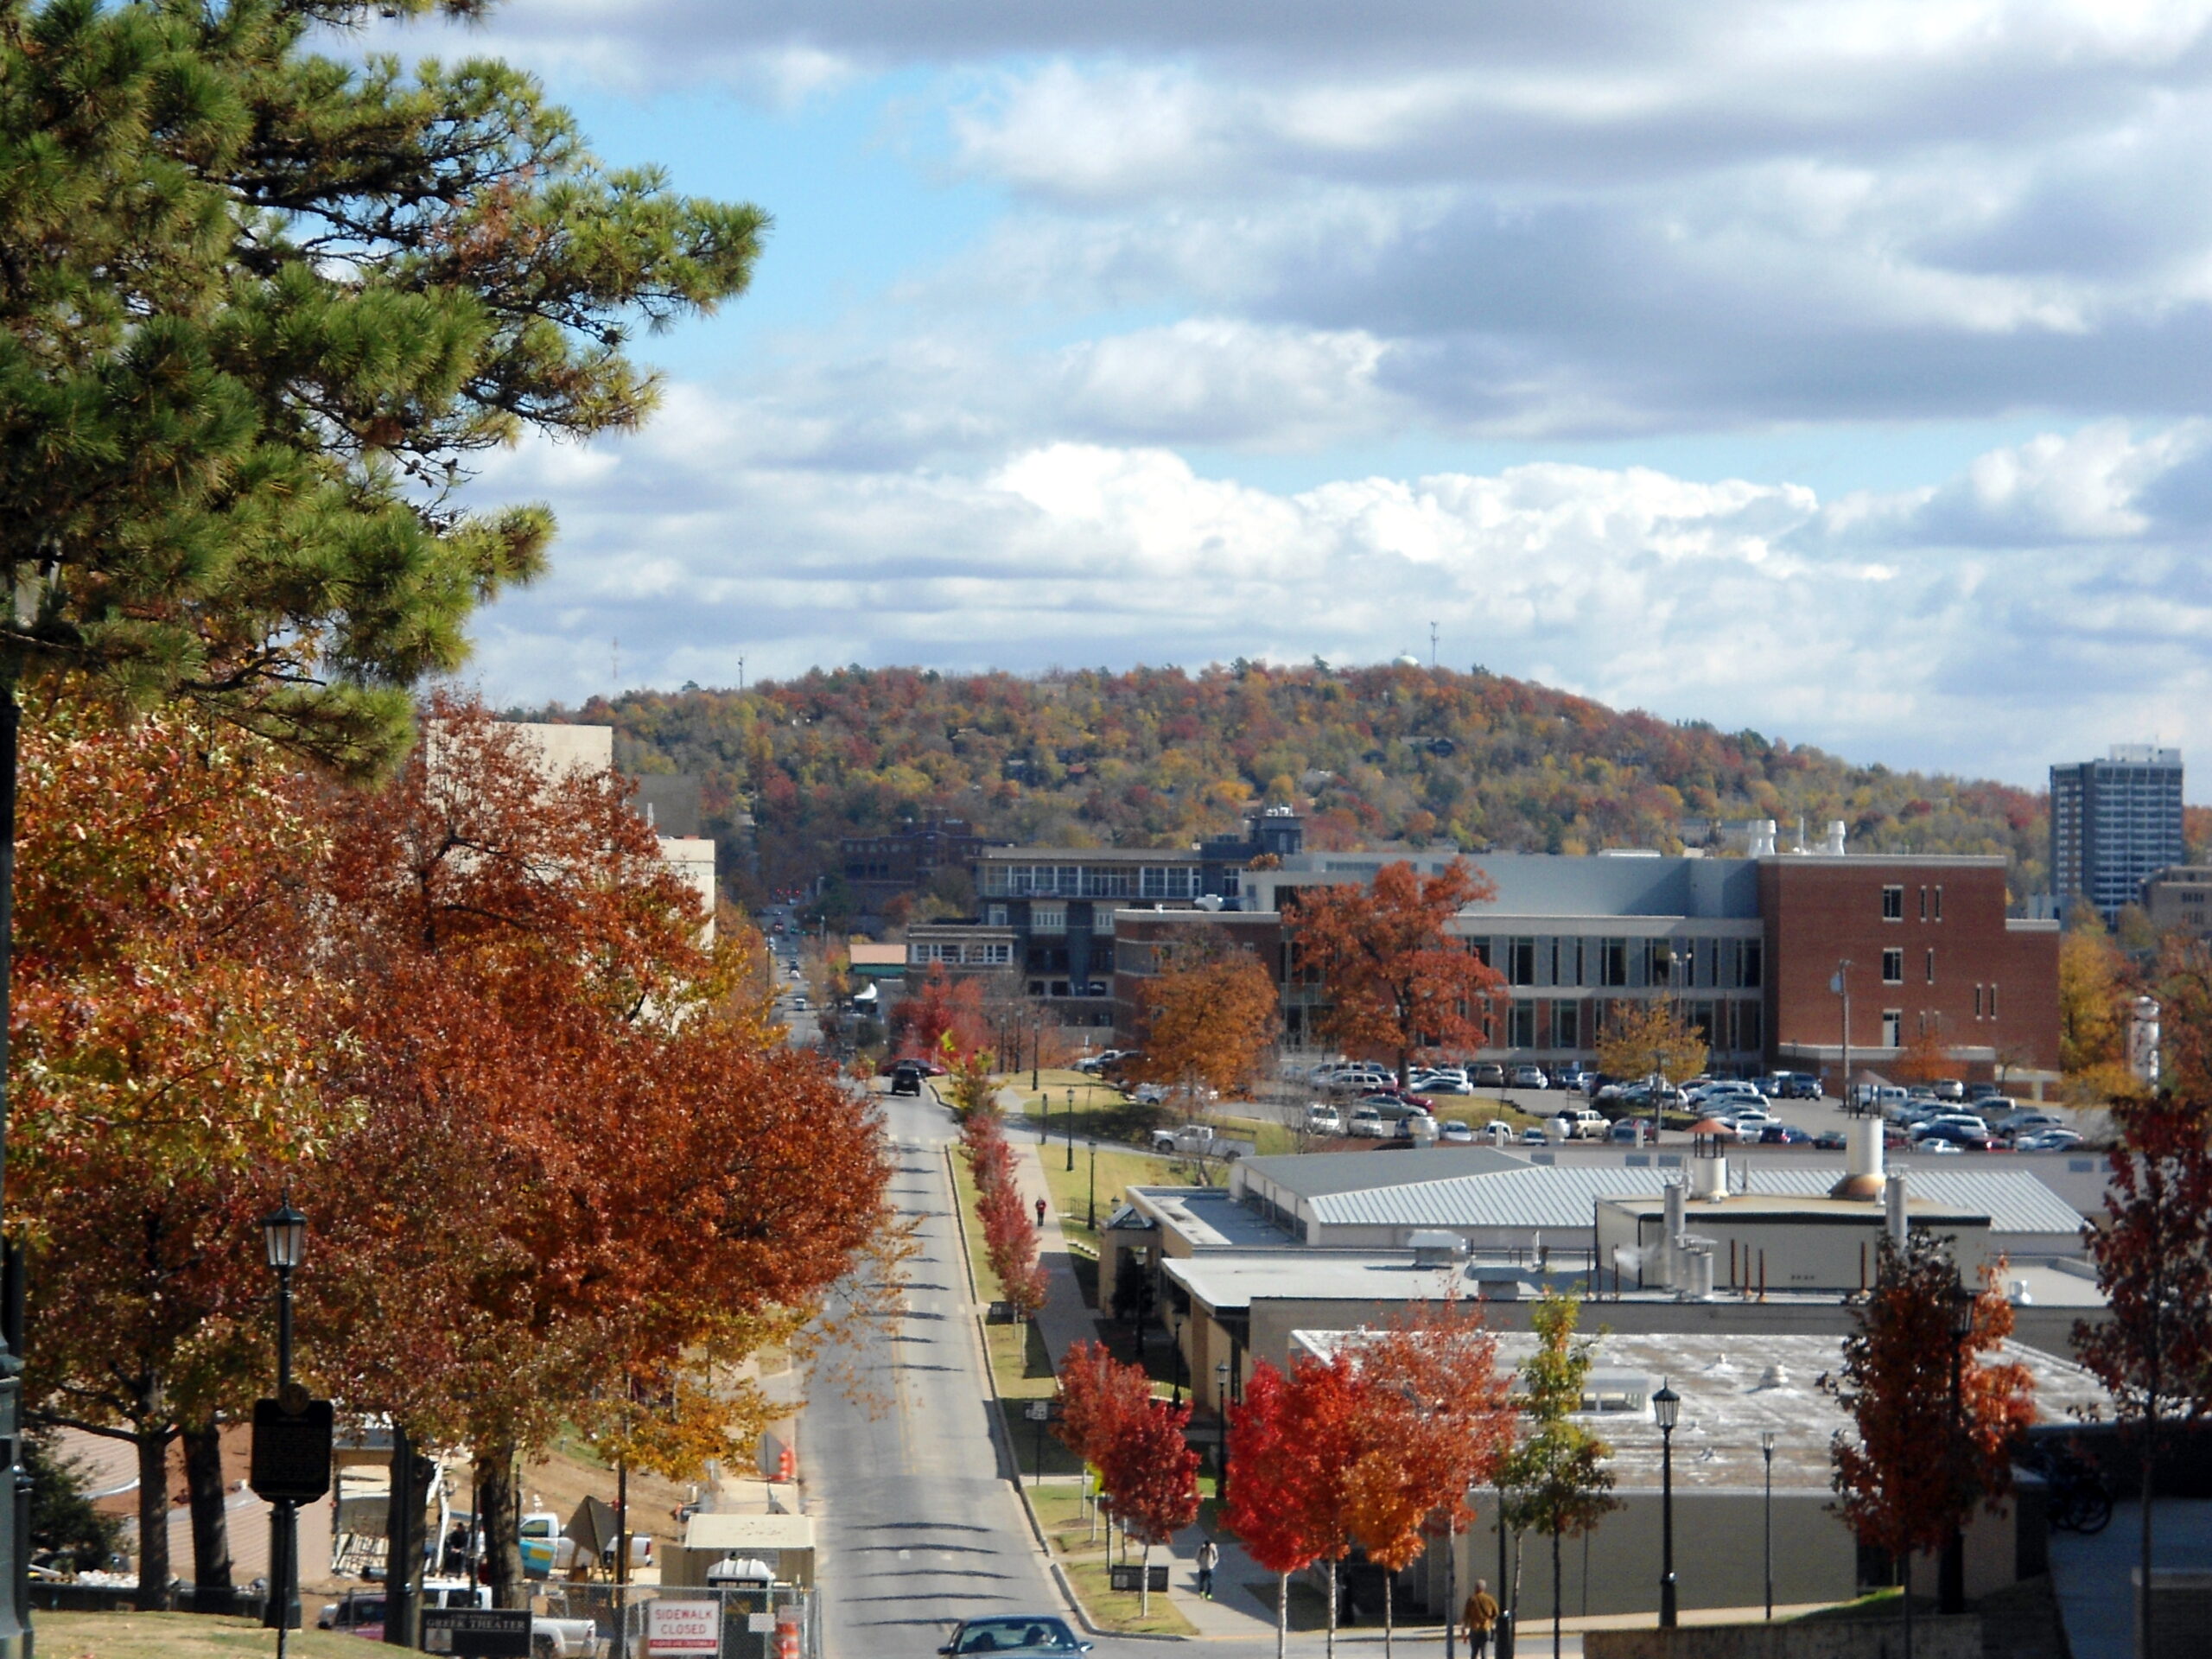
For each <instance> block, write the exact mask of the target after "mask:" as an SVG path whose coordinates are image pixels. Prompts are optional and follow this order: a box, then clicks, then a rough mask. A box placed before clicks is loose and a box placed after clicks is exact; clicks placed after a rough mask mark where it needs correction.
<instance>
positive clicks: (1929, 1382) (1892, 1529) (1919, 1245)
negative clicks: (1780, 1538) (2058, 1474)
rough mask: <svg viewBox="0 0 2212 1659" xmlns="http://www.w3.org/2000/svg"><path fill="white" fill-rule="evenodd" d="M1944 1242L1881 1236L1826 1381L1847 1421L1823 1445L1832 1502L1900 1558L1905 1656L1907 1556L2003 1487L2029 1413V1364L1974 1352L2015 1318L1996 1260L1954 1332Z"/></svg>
mask: <svg viewBox="0 0 2212 1659" xmlns="http://www.w3.org/2000/svg"><path fill="white" fill-rule="evenodd" d="M1949 1243H1950V1241H1948V1240H1947V1239H1940V1238H1937V1237H1935V1236H1932V1235H1929V1234H1927V1233H1914V1234H1912V1235H1911V1236H1910V1242H1909V1243H1907V1244H1906V1246H1905V1247H1904V1249H1898V1248H1897V1245H1896V1244H1895V1243H1893V1242H1892V1241H1891V1239H1889V1238H1888V1237H1886V1236H1885V1237H1884V1239H1883V1240H1882V1245H1881V1255H1880V1260H1879V1264H1878V1273H1877V1275H1876V1278H1875V1282H1874V1287H1873V1290H1872V1293H1871V1294H1869V1295H1868V1297H1867V1299H1866V1301H1865V1303H1863V1304H1862V1305H1861V1306H1859V1307H1858V1308H1857V1309H1856V1310H1855V1312H1854V1317H1855V1319H1856V1320H1857V1325H1858V1328H1857V1329H1856V1330H1855V1331H1854V1332H1853V1333H1852V1334H1851V1335H1850V1336H1849V1337H1847V1338H1846V1339H1845V1341H1844V1346H1843V1364H1842V1367H1841V1369H1840V1371H1839V1372H1837V1373H1835V1374H1834V1375H1833V1376H1830V1377H1829V1378H1828V1379H1827V1383H1826V1384H1825V1386H1826V1388H1827V1392H1828V1393H1829V1394H1830V1395H1832V1396H1833V1397H1834V1399H1835V1400H1836V1402H1837V1403H1838V1404H1840V1406H1841V1407H1842V1408H1843V1409H1844V1411H1845V1413H1846V1414H1847V1415H1849V1416H1850V1417H1851V1419H1852V1421H1853V1428H1854V1430H1855V1431H1856V1432H1855V1434H1853V1433H1845V1432H1843V1431H1840V1430H1839V1431H1838V1432H1837V1433H1836V1436H1835V1439H1834V1442H1833V1443H1832V1446H1831V1448H1830V1456H1831V1458H1832V1459H1833V1461H1834V1465H1835V1469H1834V1488H1835V1491H1836V1492H1837V1494H1838V1502H1837V1504H1836V1507H1837V1508H1838V1509H1839V1510H1840V1511H1841V1512H1842V1515H1843V1518H1844V1520H1845V1521H1846V1522H1847V1523H1848V1524H1849V1526H1850V1527H1851V1529H1852V1531H1853V1532H1854V1533H1855V1534H1857V1535H1858V1537H1859V1541H1860V1542H1861V1543H1863V1544H1865V1545H1866V1547H1867V1548H1870V1549H1877V1550H1879V1551H1881V1552H1882V1554H1885V1555H1887V1556H1888V1557H1889V1558H1890V1559H1891V1560H1893V1561H1895V1562H1896V1563H1897V1567H1898V1572H1899V1574H1900V1576H1901V1577H1902V1578H1903V1579H1904V1583H1905V1593H1904V1598H1903V1599H1904V1621H1905V1626H1904V1627H1905V1653H1906V1655H1907V1659H1910V1655H1911V1652H1912V1593H1911V1573H1910V1563H1911V1558H1912V1557H1913V1556H1914V1555H1916V1554H1921V1553H1923V1552H1925V1551H1929V1550H1933V1549H1937V1548H1942V1544H1943V1542H1944V1541H1945V1540H1946V1539H1947V1538H1948V1537H1949V1535H1951V1533H1952V1531H1953V1529H1955V1528H1957V1527H1960V1526H1962V1525H1963V1524H1964V1523H1965V1522H1966V1520H1967V1516H1969V1515H1970V1514H1971V1513H1972V1512H1973V1510H1974V1505H1975V1504H1976V1503H1980V1502H1984V1501H1986V1502H1990V1503H1994V1502H1995V1501H1996V1500H1997V1499H1999V1498H2000V1497H2003V1496H2004V1495H2005V1492H2006V1491H2009V1490H2010V1489H2011V1477H2012V1460H2011V1457H2010V1455H2009V1452H2008V1451H2007V1448H2008V1446H2010V1444H2011V1443H2012V1440H2013V1438H2014V1437H2015V1435H2016V1434H2017V1433H2018V1432H2019V1430H2021V1429H2022V1428H2024V1427H2026V1426H2027V1425H2028V1423H2029V1422H2031V1421H2033V1418H2034V1402H2033V1397H2032V1395H2031V1389H2032V1387H2033V1383H2032V1381H2031V1377H2030V1376H2029V1373H2028V1371H2027V1370H2026V1368H2025V1367H2024V1366H2021V1365H2018V1364H2013V1363H2009V1362H2000V1363H1993V1364H1985V1363H1981V1362H1980V1361H1979V1360H1977V1359H1975V1358H1974V1356H1975V1355H1977V1354H1982V1353H1987V1352H1990V1351H1993V1350H1995V1349H1996V1348H1998V1347H1999V1346H2000V1345H2001V1344H2003V1342H2004V1340H2005V1337H2006V1335H2008V1334H2009V1333H2010V1332H2011V1331H2012V1305H2011V1304H2010V1303H2009V1302H2007V1301H2006V1300H2005V1299H2004V1297H2003V1296H2002V1295H2001V1294H1999V1291H1998V1288H1997V1284H1998V1280H1997V1273H1999V1272H2001V1271H2002V1268H2001V1264H2000V1265H1999V1268H1997V1269H1996V1270H1994V1271H1993V1272H1992V1273H1991V1274H1989V1275H1988V1277H1987V1279H1986V1282H1985V1284H1984V1286H1983V1288H1982V1291H1981V1294H1980V1296H1978V1297H1977V1298H1975V1300H1974V1308H1973V1312H1972V1315H1971V1318H1970V1319H1969V1321H1968V1323H1967V1334H1966V1336H1965V1337H1964V1338H1962V1339H1961V1338H1957V1337H1955V1336H1954V1335H1953V1334H1952V1323H1951V1306H1952V1300H1953V1295H1954V1293H1955V1292H1956V1291H1957V1289H1958V1282H1959V1281H1958V1269H1957V1268H1956V1266H1955V1263H1954V1262H1953V1261H1952V1259H1951V1255H1950V1250H1949ZM1955 1356H1956V1357H1957V1359H1958V1361H1959V1364H1960V1371H1959V1376H1960V1395H1959V1402H1960V1403H1959V1406H1958V1408H1957V1410H1956V1414H1955V1411H1954V1407H1953V1403H1952V1395H1951V1370H1952V1364H1953V1360H1954V1357H1955ZM1947 1453H1948V1454H1947Z"/></svg>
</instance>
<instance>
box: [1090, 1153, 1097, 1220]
mask: <svg viewBox="0 0 2212 1659" xmlns="http://www.w3.org/2000/svg"><path fill="white" fill-rule="evenodd" d="M1090 1230H1091V1232H1092V1234H1093V1235H1094V1236H1095V1235H1096V1233H1097V1231H1098V1140H1097V1137H1096V1136H1095V1135H1094V1136H1093V1137H1092V1138H1091V1141H1090Z"/></svg>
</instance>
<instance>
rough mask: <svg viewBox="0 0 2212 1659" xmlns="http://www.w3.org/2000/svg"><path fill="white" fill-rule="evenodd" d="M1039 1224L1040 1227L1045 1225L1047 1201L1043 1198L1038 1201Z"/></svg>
mask: <svg viewBox="0 0 2212 1659" xmlns="http://www.w3.org/2000/svg"><path fill="white" fill-rule="evenodd" d="M1037 1224H1038V1225H1039V1227H1042V1226H1043V1225H1044V1224H1045V1200H1044V1199H1042V1198H1039V1199H1038V1200H1037Z"/></svg>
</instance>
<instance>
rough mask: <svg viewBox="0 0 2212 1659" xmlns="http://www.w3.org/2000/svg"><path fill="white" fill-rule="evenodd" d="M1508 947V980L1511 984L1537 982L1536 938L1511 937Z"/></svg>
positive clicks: (1506, 959)
mask: <svg viewBox="0 0 2212 1659" xmlns="http://www.w3.org/2000/svg"><path fill="white" fill-rule="evenodd" d="M1506 947H1507V948H1506V952H1505V961H1506V969H1505V978H1506V982H1507V983H1508V984H1510V985H1533V984H1535V982H1536V942H1535V940H1534V939H1509V940H1508V941H1506Z"/></svg>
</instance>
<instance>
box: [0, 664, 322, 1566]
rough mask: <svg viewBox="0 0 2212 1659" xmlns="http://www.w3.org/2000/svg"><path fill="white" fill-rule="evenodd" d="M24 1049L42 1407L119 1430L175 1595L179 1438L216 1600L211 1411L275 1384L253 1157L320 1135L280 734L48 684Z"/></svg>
mask: <svg viewBox="0 0 2212 1659" xmlns="http://www.w3.org/2000/svg"><path fill="white" fill-rule="evenodd" d="M18 801H19V817H18V819H17V831H16V833H17V840H16V854H17V863H16V888H15V892H16V956H15V963H14V973H13V993H14V995H13V999H12V1002H11V1006H10V1016H11V1020H10V1025H11V1030H10V1040H11V1042H12V1044H13V1046H14V1049H15V1053H16V1061H17V1070H16V1079H15V1086H14V1090H13V1096H14V1097H13V1101H12V1107H13V1116H12V1122H11V1123H10V1131H11V1132H10V1141H11V1150H12V1151H13V1153H14V1154H15V1156H14V1160H13V1165H14V1166H13V1170H12V1172H11V1173H12V1174H13V1176H14V1179H13V1182H12V1190H13V1192H14V1195H15V1197H16V1211H15V1216H16V1221H17V1224H18V1226H19V1227H20V1229H21V1230H22V1236H23V1237H24V1238H25V1239H26V1241H27V1243H28V1244H29V1249H30V1251H31V1254H32V1256H33V1259H34V1261H35V1262H36V1263H38V1264H40V1268H41V1270H40V1271H37V1272H35V1273H34V1274H31V1275H30V1276H29V1277H30V1283H31V1286H32V1294H31V1297H30V1300H29V1307H28V1310H27V1313H28V1325H29V1336H30V1342H29V1369H28V1371H27V1375H26V1379H25V1381H26V1388H27V1396H26V1403H27V1406H28V1407H29V1413H30V1414H31V1416H32V1417H33V1419H34V1421H43V1422H47V1423H59V1424H66V1425H68V1426H71V1427H77V1428H79V1429H83V1430H85V1431H86V1432H89V1433H93V1434H98V1435H102V1436H105V1437H108V1438H111V1439H116V1440H123V1441H125V1442H128V1443H129V1444H130V1445H131V1446H132V1447H133V1449H134V1450H135V1452H136V1453H137V1463H138V1474H139V1480H138V1491H139V1505H138V1508H139V1536H140V1537H141V1539H142V1540H143V1541H144V1542H143V1546H142V1567H143V1571H142V1573H141V1575H140V1579H139V1585H140V1590H139V1595H138V1598H137V1599H138V1602H139V1605H142V1606H148V1607H151V1606H158V1605H163V1604H164V1603H165V1601H166V1599H167V1597H168V1586H169V1582H170V1565H169V1557H168V1493H169V1480H168V1453H169V1447H170V1446H171V1444H172V1442H173V1441H175V1440H177V1439H179V1438H180V1437H181V1438H182V1439H183V1440H184V1441H185V1445H186V1449H187V1456H186V1459H185V1463H186V1469H187V1475H188V1490H189V1491H190V1494H191V1500H192V1505H191V1507H192V1523H193V1524H192V1539H193V1556H194V1582H195V1586H196V1589H197V1591H198V1592H199V1595H200V1598H201V1605H211V1606H219V1605H223V1603H224V1602H225V1600H226V1599H227V1598H228V1596H229V1595H230V1593H231V1590H232V1584H231V1570H230V1551H229V1541H228V1535H227V1529H226V1519H225V1514H224V1496H225V1483H224V1481H223V1478H222V1472H221V1467H220V1461H219V1452H218V1449H217V1446H216V1436H217V1433H218V1420H219V1417H220V1416H221V1415H222V1414H226V1413H233V1412H237V1411H238V1410H241V1409H243V1408H245V1406H246V1405H247V1404H248V1402H251V1399H252V1398H253V1397H254V1395H256V1394H258V1393H263V1392H266V1391H267V1390H268V1388H269V1386H270V1378H269V1376H268V1375H267V1371H268V1368H269V1364H270V1345H269V1339H270V1325H269V1322H268V1313H267V1307H266V1302H267V1294H268V1287H269V1281H268V1274H267V1269H266V1268H265V1267H264V1265H263V1262H262V1260H261V1251H260V1246H259V1243H258V1235H257V1229H256V1227H255V1221H256V1218H257V1217H258V1216H259V1215H260V1214H262V1213H264V1211H267V1210H269V1209H270V1208H272V1207H273V1205H274V1201H275V1198H276V1188H275V1186H274V1185H264V1183H262V1182H261V1181H260V1180H259V1179H257V1168H258V1166H260V1165H261V1164H262V1163H263V1162H264V1160H267V1159H269V1158H271V1157H275V1156H279V1155H296V1154H300V1153H311V1152H313V1151H314V1150H315V1148H316V1147H318V1146H319V1145H321V1143H322V1142H323V1141H325V1140H326V1139H327V1136H328V1135H329V1134H330V1133H331V1132H332V1129H333V1128H334V1124H335V1123H336V1122H340V1121H342V1120H343V1118H344V1116H345V1115H346V1107H345V1106H344V1104H343V1103H338V1104H337V1105H336V1106H335V1107H334V1106H333V1105H332V1104H331V1103H327V1102H326V1100H325V1098H324V1096H323V1094H322V1090H321V1076H320V1073H321V1067H322V1066H323V1065H324V1063H325V1061H326V1060H327V1052H326V1051H325V1050H324V1048H323V1047H322V1046H321V1045H320V1044H319V1042H318V1039H317V1037H316V1035H315V1011H316V1009H317V1007H318V1006H319V1003H320V999H321V989H320V987H319V984H318V981H317V979H316V976H315V969H314V964H313V963H312V961H311V960H310V958H309V956H308V953H306V952H303V951H302V949H301V948H300V923H301V918H300V915H299V912H298V908H297V906H296V904H295V893H294V887H295V880H294V872H295V870H296V868H297V866H298V865H299V863H300V862H302V861H312V860H313V859H314V858H315V855H316V853H317V850H318V846H319V834H318V830H317V829H316V827H315V823H314V821H313V820H314V814H313V811H312V810H311V801H310V798H309V796H308V791H307V790H306V789H305V788H304V787H303V786H302V784H301V782H300V780H299V779H297V778H296V776H295V775H294V772H293V769H292V767H291V766H290V764H289V761H288V760H286V758H285V757H284V756H283V755H282V754H281V753H279V752H278V751H277V749H276V748H275V747H274V746H273V745H271V744H270V743H268V742H266V741H262V740H259V739H256V738H253V737H251V736H250V735H247V734H244V733H241V732H239V731H238V730H236V729H233V728H226V727H224V726H221V725H219V724H218V723H216V722H215V721H213V720H211V719H209V718H207V716H204V715H199V714H197V713H195V712H194V711H192V710H190V709H172V710H169V711H166V712H164V713H162V714H159V715H148V716H145V717H143V718H139V719H136V720H129V719H123V718H119V717H118V716H117V715H115V714H114V713H113V712H112V711H111V710H109V709H105V708H103V707H102V706H100V705H99V704H98V703H96V702H92V701H89V700H86V699H85V698H83V697H81V696H79V695H77V694H76V693H75V692H74V691H73V690H71V689H68V688H49V689H48V690H47V691H46V692H44V693H43V694H41V696H37V697H35V698H34V699H32V701H31V702H30V706H29V709H28V711H27V718H26V721H25V725H24V729H23V734H22V764H21V772H20V790H19V796H18Z"/></svg>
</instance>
